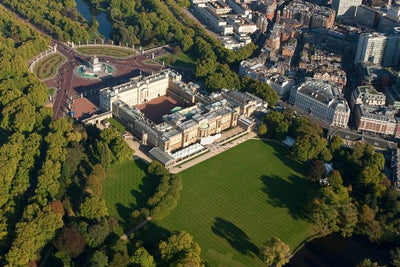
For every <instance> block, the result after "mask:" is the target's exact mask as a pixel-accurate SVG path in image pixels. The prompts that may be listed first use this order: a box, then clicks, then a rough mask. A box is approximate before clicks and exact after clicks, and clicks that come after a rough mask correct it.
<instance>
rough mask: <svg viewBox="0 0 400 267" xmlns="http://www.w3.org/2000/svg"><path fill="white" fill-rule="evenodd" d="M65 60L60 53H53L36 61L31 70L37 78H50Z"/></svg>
mask: <svg viewBox="0 0 400 267" xmlns="http://www.w3.org/2000/svg"><path fill="white" fill-rule="evenodd" d="M64 62H65V57H64V56H63V55H61V54H60V53H54V54H51V55H48V56H46V57H44V58H42V59H41V60H40V61H39V62H38V63H36V65H35V67H34V68H33V72H34V73H35V74H36V75H37V76H38V77H39V79H41V80H43V79H47V78H51V77H53V76H54V75H56V74H57V71H58V68H59V67H60V66H61V65H62V64H63V63H64Z"/></svg>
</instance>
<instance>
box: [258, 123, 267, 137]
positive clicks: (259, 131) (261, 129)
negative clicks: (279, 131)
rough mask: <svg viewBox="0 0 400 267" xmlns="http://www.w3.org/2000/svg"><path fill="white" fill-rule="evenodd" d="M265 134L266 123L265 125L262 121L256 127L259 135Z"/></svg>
mask: <svg viewBox="0 0 400 267" xmlns="http://www.w3.org/2000/svg"><path fill="white" fill-rule="evenodd" d="M266 134H267V125H265V124H264V123H262V124H261V125H260V126H259V127H258V135H260V136H264V135H266Z"/></svg>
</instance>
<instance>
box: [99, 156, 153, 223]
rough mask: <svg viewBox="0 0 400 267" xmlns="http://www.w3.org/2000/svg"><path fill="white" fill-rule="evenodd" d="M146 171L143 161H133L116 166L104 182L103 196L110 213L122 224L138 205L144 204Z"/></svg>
mask: <svg viewBox="0 0 400 267" xmlns="http://www.w3.org/2000/svg"><path fill="white" fill-rule="evenodd" d="M146 170H147V165H146V164H145V163H144V162H143V161H133V160H132V161H129V162H126V163H124V164H120V165H114V166H112V167H111V169H110V170H109V171H108V176H107V178H106V180H105V181H104V182H103V192H102V196H103V198H104V200H105V201H106V203H107V208H108V212H109V214H110V215H111V216H114V217H116V218H117V219H118V220H119V221H120V222H122V224H123V223H124V222H125V219H127V218H128V217H129V215H130V213H131V212H132V211H133V210H134V209H135V208H136V205H137V203H140V204H142V203H141V202H142V200H141V198H140V196H141V194H142V192H141V191H142V189H143V190H145V189H146V188H143V186H142V187H141V186H140V185H141V184H142V183H143V182H144V181H145V180H146V179H144V177H145V176H146ZM146 190H147V189H146Z"/></svg>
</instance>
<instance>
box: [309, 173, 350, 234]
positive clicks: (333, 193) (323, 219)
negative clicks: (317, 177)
mask: <svg viewBox="0 0 400 267" xmlns="http://www.w3.org/2000/svg"><path fill="white" fill-rule="evenodd" d="M330 177H331V178H332V181H333V182H332V185H330V186H327V187H322V188H320V189H319V190H318V191H317V196H316V197H315V198H314V199H313V201H312V215H311V219H312V220H313V221H314V223H315V224H316V225H317V231H318V233H319V234H320V235H321V236H325V235H328V234H330V233H331V232H338V231H340V233H341V234H342V236H344V237H346V236H350V235H351V234H352V233H353V230H354V227H355V225H356V224H357V209H356V207H355V205H354V204H353V203H352V198H351V197H350V196H349V193H348V191H347V188H346V187H344V186H343V185H342V184H341V178H340V175H339V173H338V172H334V171H332V172H331V174H330ZM328 178H329V177H328Z"/></svg>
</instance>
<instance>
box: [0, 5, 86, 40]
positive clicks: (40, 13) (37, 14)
mask: <svg viewBox="0 0 400 267" xmlns="http://www.w3.org/2000/svg"><path fill="white" fill-rule="evenodd" d="M3 3H4V4H5V5H7V7H9V8H11V9H12V10H14V11H15V12H17V13H18V14H20V15H21V16H23V17H24V18H26V19H28V20H29V21H31V22H33V23H34V24H35V25H37V26H38V27H39V28H40V29H42V30H43V31H45V32H46V33H49V34H50V35H52V36H53V37H55V38H57V39H60V40H64V41H74V42H79V41H85V40H88V39H89V34H88V29H89V25H88V24H87V23H86V22H84V20H83V19H82V17H81V16H80V15H79V13H78V11H77V9H76V3H75V1H74V0H62V1H40V0H31V1H17V0H4V1H3Z"/></svg>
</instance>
